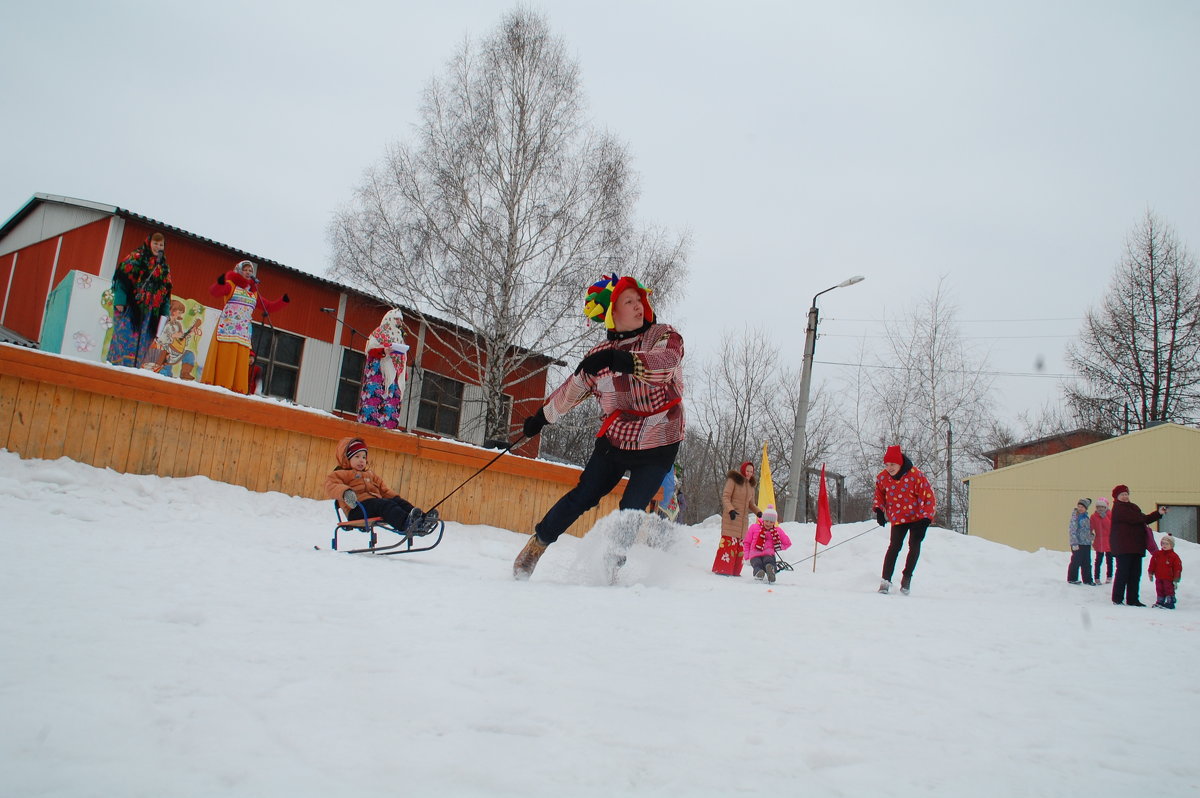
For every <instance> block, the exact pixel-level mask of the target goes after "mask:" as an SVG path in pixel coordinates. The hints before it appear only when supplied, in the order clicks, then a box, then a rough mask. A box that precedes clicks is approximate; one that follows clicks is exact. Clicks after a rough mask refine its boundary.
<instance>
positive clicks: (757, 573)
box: [754, 568, 767, 582]
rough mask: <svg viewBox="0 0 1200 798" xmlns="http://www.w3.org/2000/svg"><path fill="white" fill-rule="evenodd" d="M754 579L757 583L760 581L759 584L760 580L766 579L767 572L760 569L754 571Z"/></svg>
mask: <svg viewBox="0 0 1200 798" xmlns="http://www.w3.org/2000/svg"><path fill="white" fill-rule="evenodd" d="M754 578H755V579H757V580H758V581H760V582H761V581H762V580H764V579H766V578H767V572H766V570H764V569H762V568H759V569H757V570H755V572H754Z"/></svg>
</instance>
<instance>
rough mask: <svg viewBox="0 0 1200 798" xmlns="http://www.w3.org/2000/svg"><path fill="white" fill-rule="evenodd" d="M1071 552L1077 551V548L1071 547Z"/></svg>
mask: <svg viewBox="0 0 1200 798" xmlns="http://www.w3.org/2000/svg"><path fill="white" fill-rule="evenodd" d="M1071 551H1079V547H1078V546H1072V547H1071Z"/></svg>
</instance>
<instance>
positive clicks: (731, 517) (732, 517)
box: [729, 510, 737, 521]
mask: <svg viewBox="0 0 1200 798" xmlns="http://www.w3.org/2000/svg"><path fill="white" fill-rule="evenodd" d="M729 520H730V521H736V520H737V510H730V511H729Z"/></svg>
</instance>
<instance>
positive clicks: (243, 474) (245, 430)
mask: <svg viewBox="0 0 1200 798" xmlns="http://www.w3.org/2000/svg"><path fill="white" fill-rule="evenodd" d="M263 436H264V430H263V429H262V428H261V427H258V426H255V425H254V424H239V425H237V428H236V429H235V430H234V431H233V432H232V433H231V434H230V436H229V444H230V449H231V451H230V453H229V459H230V461H231V462H232V463H233V464H234V474H233V476H232V477H231V478H230V481H232V482H234V483H236V484H238V485H244V486H245V487H247V488H250V490H254V488H253V487H251V486H252V485H253V484H254V482H255V480H256V479H257V477H256V476H255V472H256V471H257V470H258V469H260V468H262V467H263V462H264V461H265V460H266V459H267V458H269V457H272V456H273V455H274V452H272V451H271V450H270V449H267V448H264V447H263Z"/></svg>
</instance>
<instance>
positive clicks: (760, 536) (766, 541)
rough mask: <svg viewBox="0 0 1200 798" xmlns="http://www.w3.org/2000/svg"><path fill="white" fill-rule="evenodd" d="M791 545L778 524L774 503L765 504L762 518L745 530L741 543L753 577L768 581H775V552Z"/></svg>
mask: <svg viewBox="0 0 1200 798" xmlns="http://www.w3.org/2000/svg"><path fill="white" fill-rule="evenodd" d="M791 545H792V541H791V540H789V539H788V536H787V533H786V532H784V531H783V527H781V526H779V513H777V512H776V511H775V505H773V504H769V505H767V509H765V510H763V514H762V518H760V519H759V520H757V521H755V522H754V523H753V524H751V525H750V528H749V529H748V530H746V539H745V540H744V541H743V543H742V549H743V551H744V552H745V557H746V559H747V560H749V561H750V566H751V567H752V568H753V569H754V578H755V579H758V580H760V581H761V580H762V579H763V577H766V580H767V581H768V582H774V581H775V553H776V552H779V551H783V550H784V549H786V548H788V547H789V546H791Z"/></svg>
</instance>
